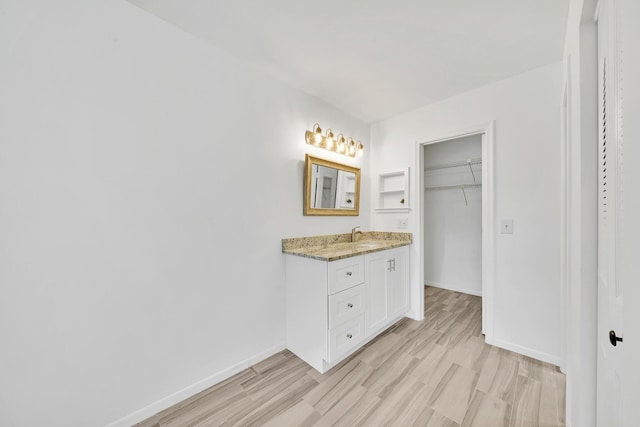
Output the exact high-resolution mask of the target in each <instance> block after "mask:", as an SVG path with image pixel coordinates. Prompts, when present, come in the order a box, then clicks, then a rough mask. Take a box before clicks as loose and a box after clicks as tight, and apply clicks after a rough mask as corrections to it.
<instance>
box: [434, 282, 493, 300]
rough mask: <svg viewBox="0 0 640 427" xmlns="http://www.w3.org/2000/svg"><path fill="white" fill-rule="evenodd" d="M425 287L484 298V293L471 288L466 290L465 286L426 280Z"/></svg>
mask: <svg viewBox="0 0 640 427" xmlns="http://www.w3.org/2000/svg"><path fill="white" fill-rule="evenodd" d="M424 285H425V286H431V287H432V288H440V289H446V290H448V291H455V292H460V293H463V294H469V295H475V296H477V297H481V296H482V291H477V290H475V289H471V288H465V287H464V286H457V285H448V284H446V283H438V282H432V281H430V280H425V281H424Z"/></svg>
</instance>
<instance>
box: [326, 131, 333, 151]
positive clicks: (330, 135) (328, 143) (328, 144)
mask: <svg viewBox="0 0 640 427" xmlns="http://www.w3.org/2000/svg"><path fill="white" fill-rule="evenodd" d="M333 142H334V141H333V132H331V129H327V138H326V139H325V145H326V148H327V149H328V150H331V149H332V148H333Z"/></svg>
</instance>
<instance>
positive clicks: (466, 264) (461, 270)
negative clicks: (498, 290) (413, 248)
mask: <svg viewBox="0 0 640 427" xmlns="http://www.w3.org/2000/svg"><path fill="white" fill-rule="evenodd" d="M481 181H482V135H471V136H466V137H461V138H456V139H451V140H447V141H443V142H438V143H435V144H428V145H425V148H424V185H425V188H424V191H425V194H424V210H423V212H424V242H425V247H424V280H425V285H427V286H434V287H439V288H444V289H450V290H454V291H458V292H464V293H468V294H472V295H482V182H481Z"/></svg>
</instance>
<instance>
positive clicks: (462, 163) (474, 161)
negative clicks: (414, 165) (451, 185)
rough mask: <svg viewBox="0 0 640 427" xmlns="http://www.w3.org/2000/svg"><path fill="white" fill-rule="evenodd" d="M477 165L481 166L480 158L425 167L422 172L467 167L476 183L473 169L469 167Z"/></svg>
mask: <svg viewBox="0 0 640 427" xmlns="http://www.w3.org/2000/svg"><path fill="white" fill-rule="evenodd" d="M479 164H482V159H481V158H477V159H467V160H460V161H457V162H451V163H440V164H439V165H433V166H427V167H426V168H424V170H425V172H428V171H432V170H436V169H448V168H457V167H460V166H469V172H471V176H472V177H473V182H476V174H475V173H473V168H472V167H471V165H479ZM465 198H466V197H465Z"/></svg>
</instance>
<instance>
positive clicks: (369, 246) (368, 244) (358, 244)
mask: <svg viewBox="0 0 640 427" xmlns="http://www.w3.org/2000/svg"><path fill="white" fill-rule="evenodd" d="M355 245H356V247H358V248H377V247H379V246H380V243H356V244H355Z"/></svg>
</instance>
